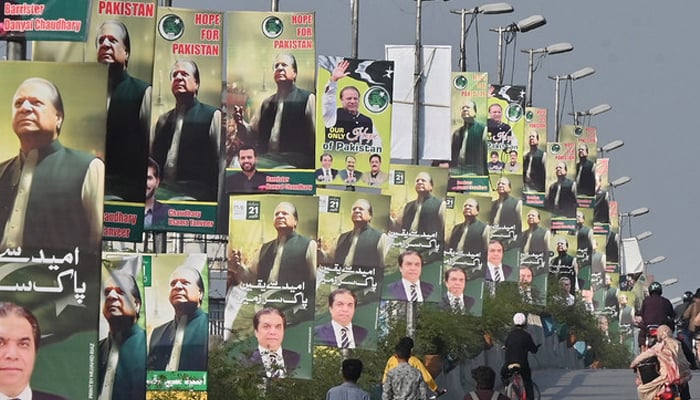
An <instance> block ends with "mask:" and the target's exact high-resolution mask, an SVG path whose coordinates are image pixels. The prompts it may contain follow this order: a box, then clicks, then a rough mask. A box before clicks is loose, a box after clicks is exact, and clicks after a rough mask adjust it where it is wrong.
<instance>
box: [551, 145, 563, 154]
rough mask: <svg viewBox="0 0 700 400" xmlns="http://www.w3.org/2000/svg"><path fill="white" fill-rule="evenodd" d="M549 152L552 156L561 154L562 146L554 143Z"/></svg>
mask: <svg viewBox="0 0 700 400" xmlns="http://www.w3.org/2000/svg"><path fill="white" fill-rule="evenodd" d="M549 151H550V152H551V153H552V154H559V153H560V152H561V145H560V144H559V143H553V144H552V145H551V146H550V147H549Z"/></svg>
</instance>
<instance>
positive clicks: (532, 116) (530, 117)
mask: <svg viewBox="0 0 700 400" xmlns="http://www.w3.org/2000/svg"><path fill="white" fill-rule="evenodd" d="M533 119H535V113H534V112H532V110H527V111H526V112H525V121H527V122H532V120H533Z"/></svg>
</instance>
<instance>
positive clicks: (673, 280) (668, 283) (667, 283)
mask: <svg viewBox="0 0 700 400" xmlns="http://www.w3.org/2000/svg"><path fill="white" fill-rule="evenodd" d="M676 283H678V278H668V279H666V280H665V281H662V282H661V284H662V285H663V286H671V285H673V284H676Z"/></svg>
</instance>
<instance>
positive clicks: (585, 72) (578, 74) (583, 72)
mask: <svg viewBox="0 0 700 400" xmlns="http://www.w3.org/2000/svg"><path fill="white" fill-rule="evenodd" d="M593 74H595V69H593V68H592V67H585V68H581V69H579V70H578V71H575V72H572V73H570V74H568V75H555V76H550V77H549V79H553V80H554V134H555V135H556V138H557V141H559V124H560V122H561V116H560V115H559V81H561V80H566V81H572V82H573V81H575V80H578V79H581V78H585V77H587V76H589V75H593ZM572 97H573V89H572Z"/></svg>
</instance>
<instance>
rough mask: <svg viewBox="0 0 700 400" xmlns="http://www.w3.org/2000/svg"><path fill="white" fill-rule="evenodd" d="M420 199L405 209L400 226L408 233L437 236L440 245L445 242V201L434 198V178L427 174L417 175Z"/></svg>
mask: <svg viewBox="0 0 700 400" xmlns="http://www.w3.org/2000/svg"><path fill="white" fill-rule="evenodd" d="M415 189H416V194H417V195H418V198H416V200H413V201H409V202H408V203H406V205H405V206H404V208H403V214H402V216H401V219H400V222H399V226H400V227H401V229H402V230H404V231H406V232H416V233H418V234H425V233H427V234H435V235H436V238H437V240H438V243H442V242H443V241H444V240H445V201H444V200H442V199H439V198H437V197H435V196H433V177H432V176H430V174H429V173H427V172H424V171H423V172H419V173H418V175H416V185H415Z"/></svg>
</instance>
